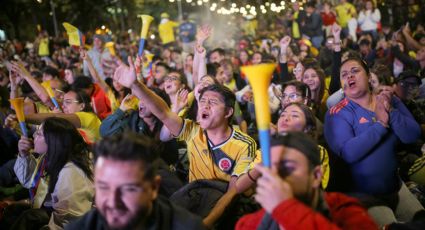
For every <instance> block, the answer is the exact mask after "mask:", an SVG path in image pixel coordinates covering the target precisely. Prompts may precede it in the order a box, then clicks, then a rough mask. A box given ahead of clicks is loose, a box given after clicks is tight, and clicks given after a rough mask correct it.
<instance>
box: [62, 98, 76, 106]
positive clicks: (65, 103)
mask: <svg viewBox="0 0 425 230" xmlns="http://www.w3.org/2000/svg"><path fill="white" fill-rule="evenodd" d="M72 103H80V102H79V101H77V100H72V99H66V100H63V104H64V105H70V104H72Z"/></svg>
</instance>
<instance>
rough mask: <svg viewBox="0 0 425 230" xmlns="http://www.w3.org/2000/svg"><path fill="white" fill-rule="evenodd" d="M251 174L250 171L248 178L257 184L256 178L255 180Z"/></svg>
mask: <svg viewBox="0 0 425 230" xmlns="http://www.w3.org/2000/svg"><path fill="white" fill-rule="evenodd" d="M249 172H250V171H248V173H247V174H248V178H249V179H250V180H252V181H253V182H254V183H256V182H257V181H256V180H255V179H254V178H253V177H252V176H251V175H250V174H249Z"/></svg>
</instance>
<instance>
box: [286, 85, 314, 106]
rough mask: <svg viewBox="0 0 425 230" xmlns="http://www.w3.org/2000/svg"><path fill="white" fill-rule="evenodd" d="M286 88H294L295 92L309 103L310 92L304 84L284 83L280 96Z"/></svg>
mask: <svg viewBox="0 0 425 230" xmlns="http://www.w3.org/2000/svg"><path fill="white" fill-rule="evenodd" d="M288 86H294V87H295V90H296V91H297V92H299V93H301V96H302V97H304V98H306V99H307V100H308V103H310V102H311V90H310V88H309V87H308V85H307V84H306V83H304V82H301V81H297V80H290V81H287V82H284V83H282V94H283V92H284V91H285V89H286V87H288ZM308 103H307V104H308Z"/></svg>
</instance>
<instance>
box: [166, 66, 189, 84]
mask: <svg viewBox="0 0 425 230" xmlns="http://www.w3.org/2000/svg"><path fill="white" fill-rule="evenodd" d="M170 73H176V74H178V75H179V81H180V83H182V84H184V85H185V86H186V87H187V85H188V83H187V78H186V75H185V74H184V73H183V72H182V71H179V70H176V69H171V71H170V72H169V74H170Z"/></svg>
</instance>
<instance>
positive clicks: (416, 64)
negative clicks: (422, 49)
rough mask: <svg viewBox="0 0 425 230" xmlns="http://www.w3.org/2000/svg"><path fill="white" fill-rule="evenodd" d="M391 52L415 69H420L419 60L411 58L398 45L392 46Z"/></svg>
mask: <svg viewBox="0 0 425 230" xmlns="http://www.w3.org/2000/svg"><path fill="white" fill-rule="evenodd" d="M391 53H393V55H394V57H396V58H397V59H398V60H400V61H401V62H402V63H403V64H405V65H407V66H411V67H412V68H413V69H414V70H415V71H417V70H419V69H420V66H419V62H417V61H416V60H413V59H412V58H410V57H409V55H407V54H404V53H402V52H401V51H400V48H399V47H398V46H392V47H391Z"/></svg>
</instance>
